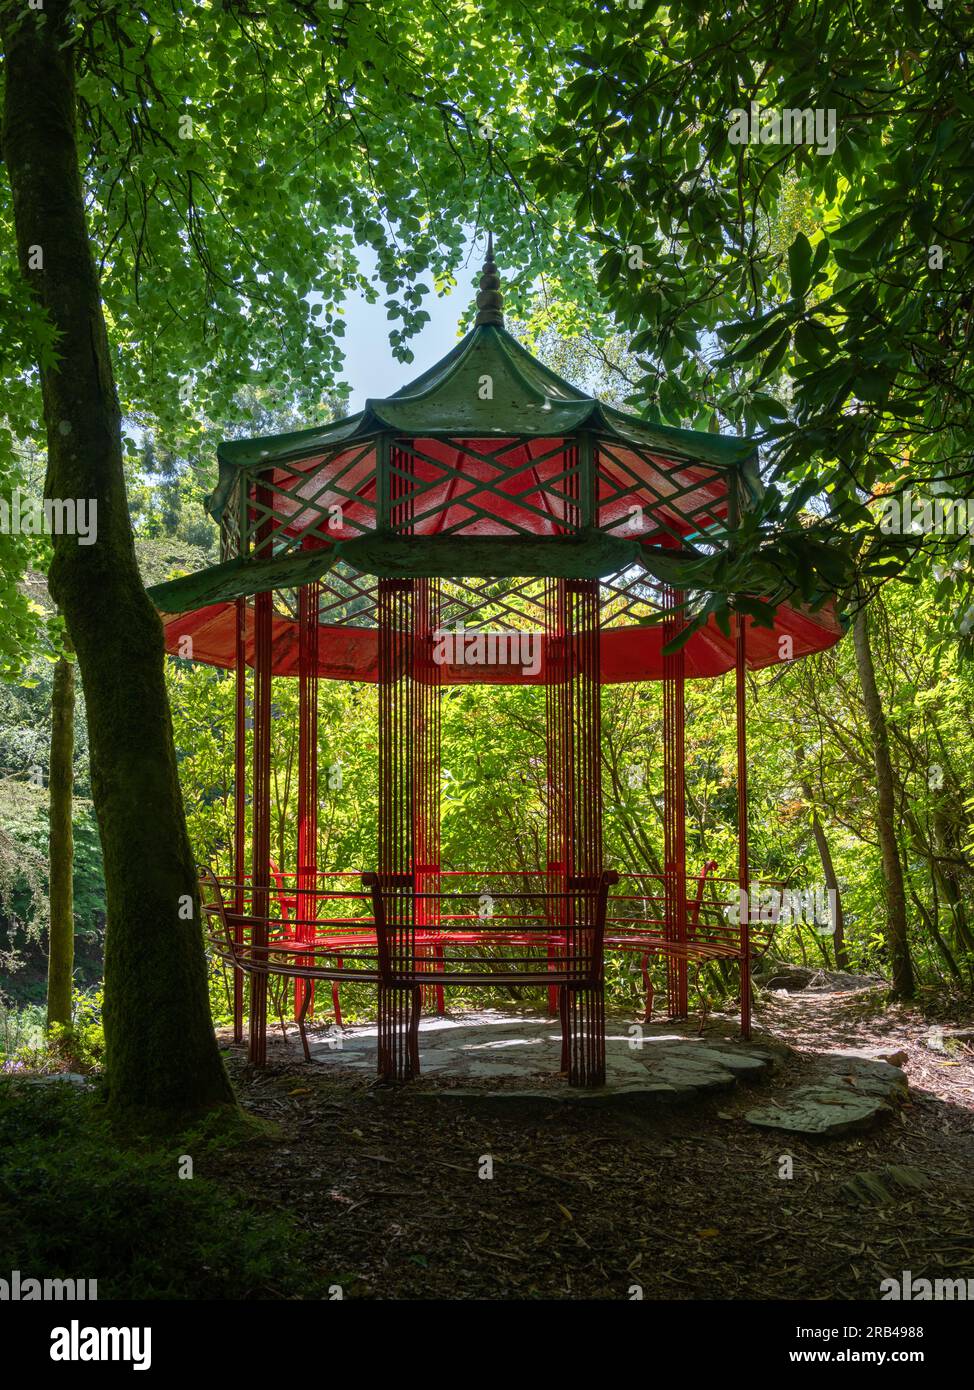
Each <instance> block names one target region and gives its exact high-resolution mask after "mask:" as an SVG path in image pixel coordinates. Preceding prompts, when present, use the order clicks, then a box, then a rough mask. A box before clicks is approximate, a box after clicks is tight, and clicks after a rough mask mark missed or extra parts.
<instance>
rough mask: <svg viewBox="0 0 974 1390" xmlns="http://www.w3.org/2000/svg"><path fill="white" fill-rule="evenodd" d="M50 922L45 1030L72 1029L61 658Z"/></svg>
mask: <svg viewBox="0 0 974 1390" xmlns="http://www.w3.org/2000/svg"><path fill="white" fill-rule="evenodd" d="M48 798H49V805H50V833H49V837H48V860H49V863H50V894H49V896H50V903H51V923H50V929H49V931H48V953H47V1026H48V1028H50V1027H51V1025H52V1024H55V1023H60V1024H62V1025H63V1026H64V1027H65V1028H70V1026H71V987H72V984H73V982H74V885H73V879H74V827H73V824H72V808H73V801H74V664H73V663H72V662H71V661H69V660H68V658H67V657H66V656H64V655H61V656H60V657H59V658H58V662H57V665H56V666H55V668H54V689H53V692H52V694H51V758H50V766H49V770H48Z"/></svg>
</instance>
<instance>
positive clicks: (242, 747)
mask: <svg viewBox="0 0 974 1390" xmlns="http://www.w3.org/2000/svg"><path fill="white" fill-rule="evenodd" d="M236 607H237V614H236V616H237V628H236V653H235V655H236V662H235V667H236V669H235V675H236V689H235V692H234V693H235V703H234V723H233V731H234V738H233V764H234V780H233V879H234V883H235V884H236V887H235V889H234V895H233V906H234V911H235V912H238V913H243V912H244V911H246V908H245V906H244V904H245V901H246V900H245V896H244V874H245V873H246V867H245V866H246V862H247V846H246V839H247V824H246V818H247V600H246V599H245V598H238V599H237V603H236ZM234 935H235V936H236V939H237V944H238V945H241V944H242V943H243V927H242V926H241V925H240V924H239V923H238V924H237V926H236V927H235V928H234ZM243 999H244V972H243V971H242V970H240V969H238V968H237V966H234V968H233V1040H234V1042H243V1013H244V1009H243Z"/></svg>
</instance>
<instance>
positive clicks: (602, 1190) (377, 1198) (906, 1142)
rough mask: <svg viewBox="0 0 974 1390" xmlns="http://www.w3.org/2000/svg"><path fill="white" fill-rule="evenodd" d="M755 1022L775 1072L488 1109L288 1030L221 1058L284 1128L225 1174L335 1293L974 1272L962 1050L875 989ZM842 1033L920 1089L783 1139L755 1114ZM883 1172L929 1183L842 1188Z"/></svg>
mask: <svg viewBox="0 0 974 1390" xmlns="http://www.w3.org/2000/svg"><path fill="white" fill-rule="evenodd" d="M759 1023H760V1025H761V1027H762V1029H763V1030H766V1031H767V1032H768V1033H769V1035H770V1036H771V1037H773V1038H775V1039H776V1040H777V1041H779V1042H786V1043H788V1044H790V1045H791V1047H793V1048H794V1049H795V1051H794V1053H793V1054H786V1055H785V1057H784V1058H783V1060H782V1063H781V1065H780V1066H779V1067H778V1068H777V1069H776V1071H775V1073H774V1076H773V1078H772V1079H771V1080H770V1081H769V1082H766V1083H764V1084H763V1085H761V1086H760V1087H759V1088H749V1087H746V1086H739V1087H738V1088H737V1090H736V1091H734V1092H731V1093H725V1094H723V1095H721V1096H719V1097H717V1098H715V1099H712V1100H706V1101H702V1102H697V1103H696V1104H694V1105H692V1106H689V1107H683V1108H669V1109H667V1108H660V1109H658V1110H654V1111H652V1112H648V1113H647V1112H643V1113H636V1114H619V1113H615V1112H604V1111H595V1110H576V1109H574V1108H570V1109H569V1108H566V1109H565V1110H562V1111H558V1112H556V1113H551V1112H550V1111H547V1110H546V1111H543V1112H539V1113H537V1114H533V1113H527V1114H526V1113H525V1112H524V1111H511V1112H510V1113H507V1112H505V1113H498V1112H496V1111H494V1112H490V1113H488V1112H485V1111H484V1110H482V1109H477V1108H471V1107H465V1106H462V1105H458V1104H456V1103H445V1102H443V1101H437V1100H429V1099H422V1098H420V1097H418V1096H417V1095H416V1094H413V1095H410V1093H409V1091H408V1089H405V1090H401V1091H400V1090H395V1089H385V1088H379V1087H376V1086H374V1085H372V1084H371V1083H369V1082H366V1081H364V1080H359V1079H357V1078H356V1079H355V1080H352V1081H336V1080H335V1079H333V1078H328V1077H326V1076H324V1075H323V1074H322V1073H321V1072H320V1071H317V1070H316V1069H314V1068H312V1067H307V1066H304V1065H302V1064H301V1063H300V1062H299V1061H298V1060H297V1056H296V1054H294V1053H290V1052H288V1051H286V1050H285V1049H284V1047H283V1045H282V1044H280V1043H278V1044H277V1045H276V1046H275V1047H273V1048H272V1051H271V1057H272V1065H271V1066H270V1067H269V1068H268V1069H267V1071H266V1072H264V1073H261V1074H255V1073H253V1072H251V1071H250V1070H249V1069H247V1068H246V1067H245V1066H244V1065H243V1062H242V1058H241V1057H240V1056H239V1054H233V1055H231V1057H230V1064H231V1067H232V1069H233V1071H234V1074H235V1077H236V1080H237V1084H238V1087H239V1093H240V1095H241V1098H242V1100H243V1103H244V1105H245V1106H246V1107H247V1108H248V1109H249V1110H250V1111H252V1112H253V1113H255V1114H258V1115H261V1116H264V1117H266V1118H268V1119H272V1120H274V1121H275V1122H276V1123H277V1124H278V1125H279V1126H280V1134H281V1138H280V1140H279V1141H267V1142H264V1143H260V1144H256V1145H253V1146H250V1147H248V1148H247V1149H246V1150H245V1151H238V1152H236V1153H234V1154H233V1155H232V1156H230V1157H226V1156H224V1157H222V1158H221V1159H220V1160H218V1164H219V1166H218V1167H217V1168H216V1169H215V1173H216V1176H218V1177H219V1178H220V1179H221V1180H223V1181H224V1182H226V1183H227V1184H229V1185H231V1186H233V1187H235V1188H237V1189H238V1190H239V1191H240V1192H241V1195H243V1196H245V1197H246V1198H247V1199H248V1200H252V1201H254V1202H256V1203H258V1204H260V1205H262V1206H265V1207H266V1206H275V1205H279V1206H284V1207H287V1208H289V1209H290V1210H291V1212H292V1213H293V1214H294V1215H295V1216H296V1217H297V1219H298V1221H299V1224H300V1225H301V1226H302V1228H303V1229H304V1230H306V1231H307V1232H308V1234H309V1237H310V1239H311V1241H312V1243H313V1248H314V1251H315V1259H316V1261H318V1262H320V1268H321V1270H322V1272H323V1273H324V1274H325V1275H326V1276H327V1277H328V1278H330V1279H332V1280H334V1281H335V1282H338V1283H341V1284H342V1286H343V1288H344V1290H345V1292H346V1295H347V1296H365V1297H370V1296H371V1297H377V1298H424V1297H435V1298H447V1299H454V1298H491V1299H496V1298H563V1297H572V1298H578V1297H583V1298H608V1299H624V1298H627V1297H631V1296H632V1295H631V1292H630V1290H631V1289H632V1288H633V1286H636V1285H638V1286H640V1287H641V1289H642V1291H643V1296H644V1297H646V1298H667V1299H692V1298H722V1299H726V1298H753V1299H763V1298H782V1297H783V1298H813V1299H830V1298H837V1299H876V1298H878V1297H879V1284H880V1281H881V1280H882V1279H884V1278H886V1277H888V1276H890V1275H892V1276H894V1277H897V1276H899V1274H900V1272H901V1271H903V1270H907V1269H909V1270H911V1271H912V1274H913V1277H914V1278H920V1277H929V1278H945V1277H950V1278H972V1277H974V1200H972V1199H974V1187H972V1181H974V1178H972V1175H974V1066H972V1059H974V1053H972V1052H971V1050H970V1049H968V1050H967V1051H966V1052H958V1053H953V1052H946V1051H945V1052H943V1053H940V1052H937V1051H936V1050H932V1049H931V1048H930V1047H929V1046H927V1045H926V1042H925V1039H926V1038H927V1037H928V1035H929V1033H930V1024H929V1023H926V1022H924V1021H923V1020H922V1019H920V1018H919V1016H917V1015H915V1014H912V1013H910V1012H909V1011H906V1010H896V1011H889V1012H886V1013H884V1014H881V1015H877V1013H876V1011H875V1007H874V1004H873V1003H872V1001H871V996H869V995H861V994H852V995H849V994H846V995H836V994H832V995H794V996H790V997H786V996H782V995H776V996H774V997H773V998H772V1000H771V1002H770V1003H769V1004H767V1005H766V1006H765V1008H764V1010H763V1012H762V1013H761V1014H760V1016H759ZM731 1030H732V1025H731V1024H730V1022H729V1021H727V1020H722V1019H720V1018H716V1019H712V1020H711V1021H710V1023H709V1024H708V1028H707V1032H708V1033H712V1034H714V1035H715V1036H716V1035H718V1034H722V1033H723V1034H729V1033H730V1032H731ZM847 1047H859V1048H865V1047H879V1048H884V1049H890V1050H894V1051H899V1050H902V1051H905V1052H906V1053H907V1061H906V1064H905V1066H906V1072H907V1076H908V1077H909V1079H910V1083H911V1087H912V1088H913V1094H912V1096H911V1099H910V1103H909V1104H908V1105H906V1106H905V1107H904V1108H903V1110H902V1111H900V1112H899V1113H898V1114H897V1115H895V1116H893V1117H892V1118H890V1119H889V1120H888V1121H887V1122H886V1123H884V1124H883V1125H882V1126H881V1127H880V1128H878V1129H877V1130H875V1131H874V1132H872V1133H869V1134H865V1135H851V1136H847V1137H842V1138H834V1139H829V1140H821V1141H806V1140H799V1139H792V1140H790V1141H786V1140H785V1138H784V1136H781V1135H778V1134H774V1133H769V1132H762V1131H760V1130H757V1129H754V1128H753V1127H751V1126H750V1125H748V1124H747V1123H746V1122H745V1120H744V1119H743V1114H744V1112H745V1111H746V1110H747V1109H748V1108H750V1107H751V1106H752V1105H754V1104H755V1102H756V1100H757V1099H761V1100H763V1099H764V1098H766V1097H768V1096H773V1095H775V1094H777V1093H778V1092H779V1091H781V1090H783V1089H785V1088H787V1087H789V1086H792V1085H795V1084H798V1083H803V1082H805V1081H807V1080H809V1079H813V1078H814V1077H815V1075H816V1072H817V1070H818V1069H820V1068H821V1067H822V1066H823V1065H824V1063H823V1061H822V1057H823V1053H825V1052H826V1051H840V1050H842V1049H843V1048H847ZM788 1157H790V1158H791V1160H792V1164H791V1168H792V1176H790V1177H788V1176H782V1174H785V1173H787V1171H788V1167H789V1165H788V1164H787V1162H783V1160H785V1159H787V1158H788ZM488 1158H489V1159H490V1160H491V1163H492V1172H493V1176H492V1177H483V1176H481V1174H482V1173H484V1172H486V1171H488V1168H489V1166H490V1165H488V1164H487V1163H486V1159H488ZM890 1164H897V1165H905V1166H909V1167H911V1168H915V1169H919V1170H921V1171H922V1172H923V1173H924V1174H925V1175H926V1183H927V1185H926V1186H925V1187H924V1188H923V1189H922V1190H920V1191H918V1192H916V1193H911V1194H909V1195H908V1196H907V1197H906V1198H902V1197H901V1198H900V1199H898V1200H897V1201H896V1202H895V1203H891V1204H888V1205H883V1206H878V1207H877V1206H863V1205H861V1204H859V1203H858V1202H855V1201H850V1200H849V1199H848V1198H846V1197H845V1196H844V1195H843V1193H842V1190H841V1184H842V1183H843V1181H844V1180H845V1179H847V1178H849V1177H851V1176H852V1175H853V1174H855V1173H857V1172H860V1171H875V1170H877V1169H881V1168H883V1167H885V1166H887V1165H890ZM208 1171H211V1172H213V1171H214V1169H213V1168H212V1167H209V1168H208ZM250 1292H251V1293H252V1294H254V1295H258V1296H260V1295H263V1296H267V1295H268V1294H273V1292H274V1290H273V1287H272V1286H268V1287H266V1288H263V1289H255V1290H252V1291H250Z"/></svg>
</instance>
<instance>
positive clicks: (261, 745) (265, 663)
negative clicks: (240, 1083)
mask: <svg viewBox="0 0 974 1390" xmlns="http://www.w3.org/2000/svg"><path fill="white" fill-rule="evenodd" d="M257 500H258V503H259V504H261V506H262V508H264V509H267V508H269V506H270V489H269V488H267V487H266V486H265V485H263V484H258V487H257ZM270 527H271V523H270V521H269V520H268V521H264V522H262V523H261V525H260V526H259V528H258V533H257V544H256V546H255V552H256V553H257V554H260V553H261V552H264V551H268V550H269V549H270V544H271V529H270ZM273 615H274V607H273V596H272V595H271V594H270V593H269V592H268V593H263V594H257V595H256V596H255V598H254V742H253V758H254V773H253V845H252V854H253V864H252V870H251V872H252V878H251V885H250V887H251V908H250V910H251V913H252V915H253V917H254V926H253V927H252V929H251V930H252V936H251V941H252V943H253V948H254V949H253V960H254V961H255V963H259V962H260V961H261V960H262V959H263V960H266V958H267V953H266V950H264V949H263V948H265V947H266V946H267V937H268V931H267V919H268V916H269V913H270V883H271V680H272V674H271V668H272V655H273V652H272V640H273ZM248 1055H249V1059H250V1061H251V1063H252V1064H253V1065H254V1066H257V1067H262V1066H264V1065H265V1063H266V1062H267V976H266V974H263V973H261V972H260V971H258V970H254V971H252V972H251V976H250V1048H249V1054H248Z"/></svg>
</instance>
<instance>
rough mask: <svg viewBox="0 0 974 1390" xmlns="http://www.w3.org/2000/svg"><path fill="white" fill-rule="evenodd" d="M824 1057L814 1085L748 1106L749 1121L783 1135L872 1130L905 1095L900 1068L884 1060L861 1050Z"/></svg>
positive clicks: (905, 1088)
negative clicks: (824, 1071) (824, 1068)
mask: <svg viewBox="0 0 974 1390" xmlns="http://www.w3.org/2000/svg"><path fill="white" fill-rule="evenodd" d="M825 1061H826V1062H827V1064H828V1068H829V1074H827V1075H826V1076H824V1077H822V1078H821V1079H820V1080H819V1081H818V1082H817V1083H816V1084H815V1085H811V1086H799V1087H796V1088H795V1090H792V1091H786V1092H785V1094H784V1095H783V1096H782V1097H781V1099H780V1100H779V1101H777V1102H775V1103H772V1104H770V1105H765V1106H758V1107H756V1108H755V1109H754V1110H748V1111H747V1113H746V1114H745V1116H744V1118H745V1120H747V1122H748V1124H751V1125H755V1126H757V1128H758V1129H776V1130H781V1131H783V1132H784V1133H785V1134H799V1135H815V1136H818V1135H830V1134H835V1135H838V1134H848V1133H851V1132H853V1131H856V1130H863V1129H871V1128H872V1127H873V1125H875V1124H876V1123H878V1121H879V1120H881V1119H884V1118H886V1117H887V1116H889V1115H890V1114H892V1111H893V1108H894V1106H896V1105H899V1104H901V1103H902V1102H903V1101H904V1100H906V1098H907V1096H908V1095H909V1093H910V1088H909V1086H908V1084H907V1080H906V1077H905V1076H904V1074H903V1072H902V1071H901V1070H900V1068H899V1067H894V1066H891V1065H890V1064H889V1063H888V1062H882V1061H878V1060H873V1059H871V1058H868V1057H864V1056H863V1055H862V1054H861V1053H858V1054H849V1053H828V1054H827V1055H826V1057H825Z"/></svg>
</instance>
